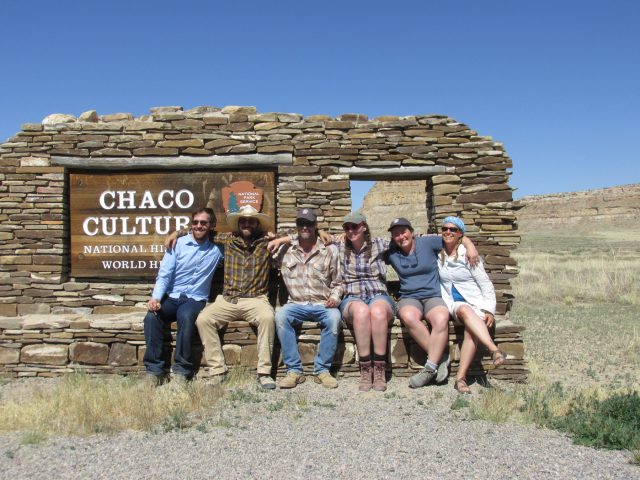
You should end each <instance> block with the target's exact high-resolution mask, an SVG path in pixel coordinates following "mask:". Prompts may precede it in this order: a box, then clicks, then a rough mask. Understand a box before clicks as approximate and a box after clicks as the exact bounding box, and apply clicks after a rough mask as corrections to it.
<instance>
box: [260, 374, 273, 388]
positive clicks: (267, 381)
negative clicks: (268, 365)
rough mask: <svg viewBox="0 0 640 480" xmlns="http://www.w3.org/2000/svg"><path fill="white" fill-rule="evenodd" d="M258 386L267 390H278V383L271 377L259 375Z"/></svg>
mask: <svg viewBox="0 0 640 480" xmlns="http://www.w3.org/2000/svg"><path fill="white" fill-rule="evenodd" d="M258 385H260V386H261V387H262V388H264V389H265V390H274V389H275V388H276V382H274V381H273V378H271V377H270V376H269V375H258Z"/></svg>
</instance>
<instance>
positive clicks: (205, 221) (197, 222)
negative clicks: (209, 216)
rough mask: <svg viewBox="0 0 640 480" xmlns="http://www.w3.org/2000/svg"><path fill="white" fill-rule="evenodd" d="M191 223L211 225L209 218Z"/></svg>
mask: <svg viewBox="0 0 640 480" xmlns="http://www.w3.org/2000/svg"><path fill="white" fill-rule="evenodd" d="M191 223H192V224H193V225H204V226H207V225H209V222H208V221H207V220H193V221H192V222H191Z"/></svg>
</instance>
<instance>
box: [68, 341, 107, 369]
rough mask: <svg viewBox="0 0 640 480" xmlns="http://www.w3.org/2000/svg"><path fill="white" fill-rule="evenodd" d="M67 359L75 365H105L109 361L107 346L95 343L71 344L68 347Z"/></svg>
mask: <svg viewBox="0 0 640 480" xmlns="http://www.w3.org/2000/svg"><path fill="white" fill-rule="evenodd" d="M69 358H70V359H71V361H72V362H75V363H84V364H87V365H105V364H106V363H107V360H108V359H109V346H108V345H105V344H103V343H95V342H78V343H72V344H71V346H70V347H69Z"/></svg>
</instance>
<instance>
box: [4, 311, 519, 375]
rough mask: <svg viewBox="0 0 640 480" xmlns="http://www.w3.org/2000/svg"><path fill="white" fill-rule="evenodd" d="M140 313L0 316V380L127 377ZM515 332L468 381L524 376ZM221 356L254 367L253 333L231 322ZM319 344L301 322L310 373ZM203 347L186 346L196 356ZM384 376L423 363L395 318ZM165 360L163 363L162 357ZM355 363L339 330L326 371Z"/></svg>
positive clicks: (509, 330)
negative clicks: (502, 359)
mask: <svg viewBox="0 0 640 480" xmlns="http://www.w3.org/2000/svg"><path fill="white" fill-rule="evenodd" d="M143 317H144V310H140V311H138V312H131V313H128V314H112V315H109V314H102V315H81V314H60V315H53V314H50V315H27V316H24V317H4V318H0V374H2V375H8V376H14V377H31V376H45V377H48V376H56V375H61V374H63V373H69V372H73V371H78V370H81V371H83V372H86V373H91V374H99V373H103V374H113V373H118V374H133V373H140V372H143V371H144V364H143V361H142V359H143V356H144V351H145V344H144V333H143V323H142V319H143ZM521 331H522V327H518V326H515V325H512V324H511V323H510V322H508V321H503V322H501V325H500V326H498V327H497V328H496V335H495V338H496V344H497V345H498V347H500V349H502V350H503V351H504V352H506V353H508V354H509V355H510V356H511V359H509V360H507V362H506V365H504V366H503V367H501V368H499V369H493V366H492V364H491V359H490V358H489V356H488V355H487V354H486V353H487V352H484V351H482V350H481V351H480V352H479V353H478V356H477V359H476V362H475V363H474V364H473V365H472V368H471V370H470V374H471V375H483V374H484V373H486V372H488V373H489V375H490V376H491V377H495V378H499V379H507V380H516V381H521V380H523V379H524V378H526V374H527V370H526V368H525V367H524V365H523V361H522V359H523V354H524V349H523V344H522V337H521V335H520V333H521ZM166 341H167V348H166V352H165V353H166V354H167V356H168V357H169V354H170V353H171V350H172V348H171V346H175V325H174V326H173V328H172V330H171V337H169V336H168V337H167V339H166ZM461 341H462V335H461V332H460V331H456V330H454V328H453V325H451V326H450V328H449V351H450V353H451V359H452V364H451V370H452V372H455V371H456V370H457V366H458V360H459V358H460V349H459V343H460V342H461ZM222 342H223V352H224V356H225V361H226V363H227V365H228V366H229V367H231V368H234V367H244V368H248V369H254V368H255V365H256V362H257V349H256V332H255V331H254V330H253V329H252V327H251V326H249V324H247V323H246V322H231V323H229V325H228V326H227V328H226V329H225V330H224V331H223V332H222ZM319 342H320V328H319V327H318V326H317V325H316V324H314V323H311V322H305V323H304V324H303V326H302V328H301V331H300V336H299V339H298V347H299V350H300V356H301V358H302V362H303V365H304V368H305V370H306V371H307V372H309V373H312V371H313V359H314V356H315V354H316V349H317V346H318V344H319ZM202 351H203V347H202V344H201V343H200V341H199V339H198V338H196V339H195V340H194V352H195V356H196V358H198V357H201V360H200V363H201V365H206V362H205V360H204V358H202ZM388 351H389V359H388V360H389V361H388V366H389V372H390V374H392V375H393V376H396V377H403V376H408V375H411V374H413V373H415V372H416V371H417V370H419V369H420V368H422V366H423V365H424V362H425V361H426V358H425V354H424V352H423V351H422V350H421V349H420V347H418V345H417V344H416V343H414V342H413V341H412V340H411V337H410V335H409V334H408V333H407V332H406V330H405V329H404V328H403V327H402V326H401V325H400V321H399V320H397V319H396V320H395V321H394V323H393V325H392V326H391V327H390V328H389V349H388ZM279 353H280V352H279V346H278V344H277V340H276V346H275V349H274V358H273V364H274V366H275V367H274V370H275V371H274V373H276V374H278V375H279V376H284V374H285V373H286V372H285V368H284V365H283V364H282V359H281V357H280V355H279ZM168 360H170V358H168ZM357 361H358V357H357V352H356V346H355V339H354V337H353V332H352V330H350V329H348V328H344V329H343V330H342V332H341V334H340V337H339V343H338V351H337V353H336V357H335V359H334V364H333V369H334V371H335V372H339V373H340V374H341V375H347V376H349V375H358V363H357Z"/></svg>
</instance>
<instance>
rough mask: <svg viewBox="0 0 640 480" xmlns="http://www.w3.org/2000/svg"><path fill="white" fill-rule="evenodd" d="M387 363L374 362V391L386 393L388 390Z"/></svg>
mask: <svg viewBox="0 0 640 480" xmlns="http://www.w3.org/2000/svg"><path fill="white" fill-rule="evenodd" d="M386 376H387V362H385V361H381V362H373V389H374V390H375V391H376V392H384V391H385V390H386V389H387V378H386Z"/></svg>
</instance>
